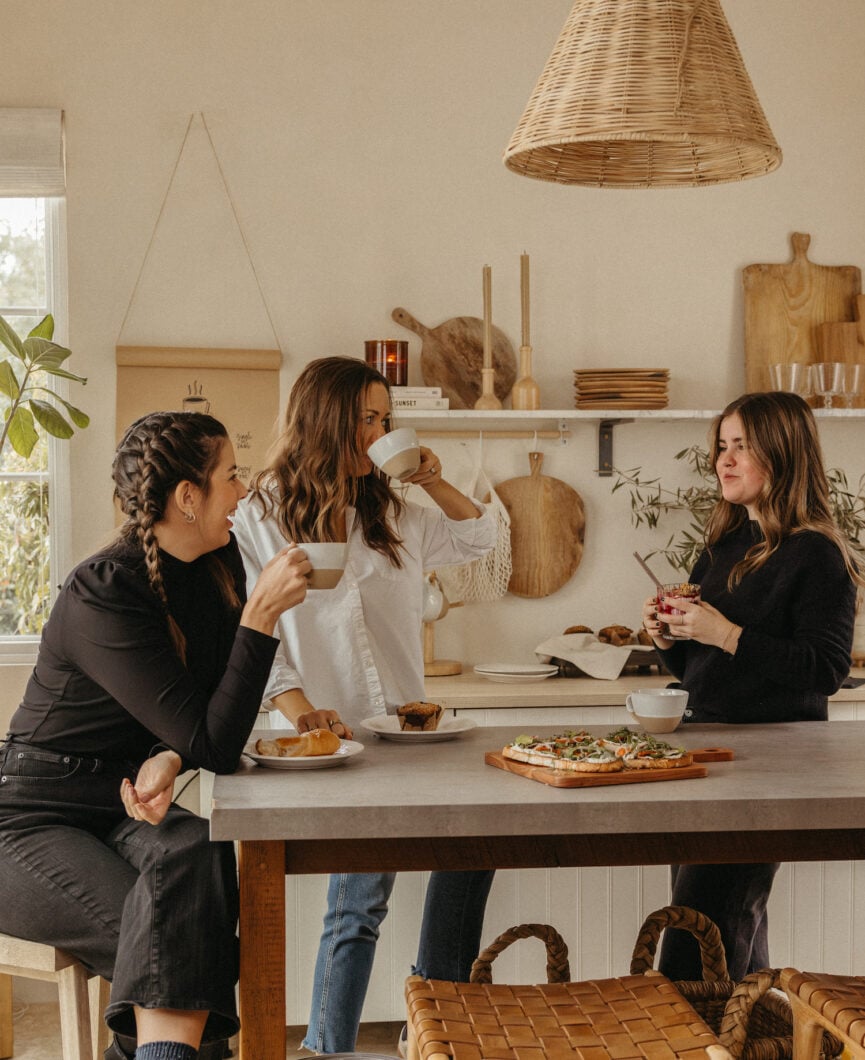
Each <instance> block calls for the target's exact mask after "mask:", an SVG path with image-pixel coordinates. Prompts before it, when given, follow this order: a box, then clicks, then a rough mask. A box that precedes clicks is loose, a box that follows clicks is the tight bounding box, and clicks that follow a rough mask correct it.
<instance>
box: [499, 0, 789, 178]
mask: <svg viewBox="0 0 865 1060" xmlns="http://www.w3.org/2000/svg"><path fill="white" fill-rule="evenodd" d="M504 161H505V165H506V166H508V168H509V169H512V170H514V172H516V173H521V174H523V175H524V176H527V177H535V178H537V179H539V180H549V181H555V182H557V183H561V184H584V185H591V186H596V187H604V186H611V187H619V188H633V187H674V186H696V185H703V184H719V183H722V182H726V181H731V180H744V179H745V178H748V177H756V176H760V175H762V174H764V173H769V172H771V171H772V170H773V169H775V168H777V167H778V166H779V165H780V164H781V150H780V148H779V147H778V144H777V143H776V141H775V138H774V136H773V135H772V130H771V129H770V128H769V123H768V122H767V120H766V116H765V114H764V113H763V109H762V107H761V106H760V103H759V101H758V99H757V95H756V93H755V91H754V86H753V85H752V83H751V79H750V78H749V76H748V72H747V70H746V69H745V64H744V62H743V61H742V56H741V54H740V52H739V48H738V46H737V44H736V41H735V38H734V37H733V34H732V31H731V30H730V27H729V25H728V23H727V20H726V18H725V17H724V13H723V11H722V10H721V5H720V2H719V0H576V2H575V3H574V6H573V9H572V11H571V13H570V16H569V17H568V20H567V22H566V23H565V26H564V28H563V29H562V32H561V34H560V36H559V39H558V41H557V42H556V45H555V47H554V49H553V52H552V54H551V56H550V58H549V60H548V61H547V65H546V66H545V67H544V70H543V71H542V73H541V76H540V78H539V80H538V83H537V85H536V86H535V89H534V91H533V93H532V95H531V97H530V99H529V102H528V104H527V106H526V110H525V113H524V114H523V116H522V118H521V120H520V122H519V124H518V125H517V128H516V131H515V132H514V134H513V136H512V138H511V142H510V143H509V144H508V146H507V149H506V150H505V154H504Z"/></svg>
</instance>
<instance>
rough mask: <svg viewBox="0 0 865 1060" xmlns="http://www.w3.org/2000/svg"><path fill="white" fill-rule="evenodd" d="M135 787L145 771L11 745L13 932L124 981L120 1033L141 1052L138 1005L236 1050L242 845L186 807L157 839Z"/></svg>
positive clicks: (4, 876)
mask: <svg viewBox="0 0 865 1060" xmlns="http://www.w3.org/2000/svg"><path fill="white" fill-rule="evenodd" d="M124 776H128V777H130V779H133V778H134V776H135V767H134V766H130V765H129V764H128V763H124V762H109V761H105V760H101V759H95V758H81V757H76V756H74V755H66V754H58V753H55V752H52V751H45V750H42V749H40V748H38V747H35V746H33V745H28V744H24V743H18V742H14V741H12V742H8V743H6V744H5V746H4V747H3V748H2V751H0V931H3V932H5V933H7V934H9V935H15V936H16V937H18V938H24V939H29V940H31V941H34V942H44V943H48V944H49V945H52V946H58V947H60V948H61V949H64V950H66V951H67V952H69V953H71V954H73V956H75V957H77V958H78V959H79V960H80V961H81V962H82V963H83V964H84V965H86V966H87V968H89V969H91V970H92V971H94V972H97V973H98V974H99V975H101V976H102V977H103V978H105V979H108V980H110V981H111V1000H110V1003H109V1005H108V1008H107V1010H106V1021H107V1023H108V1025H109V1027H111V1029H112V1030H113V1031H115V1033H117V1034H119V1035H124V1036H128V1037H129V1038H130V1039H132V1040H133V1041H134V1037H135V1019H134V1013H133V1010H132V1006H133V1005H137V1006H139V1007H141V1008H172V1009H182V1010H195V1011H205V1010H206V1011H207V1012H208V1013H209V1016H208V1020H207V1024H206V1026H205V1029H204V1037H203V1041H204V1042H213V1043H218V1042H222V1041H224V1040H225V1039H227V1038H229V1037H230V1036H231V1035H232V1034H234V1033H235V1031H236V1030H237V1028H238V1026H239V1022H238V1019H237V1010H236V1006H235V995H234V987H235V984H236V982H237V976H238V954H237V936H236V925H237V911H238V897H237V876H236V867H235V859H234V847H233V845H232V844H231V843H213V842H211V841H210V839H209V836H208V825H207V822H206V821H204V820H202V819H201V818H199V817H196V816H195V815H194V814H192V813H190V812H188V811H187V810H184V809H182V808H181V807H179V806H176V805H172V806H171V807H170V809H169V811H168V814H167V815H166V817H165V820H164V821H163V822H162V823H161V824H159V825H157V826H156V827H154V826H153V825H150V824H147V823H146V822H143V821H134V820H132V818H130V817H127V816H126V811H125V810H124V808H123V804H122V802H121V800H120V781H121V779H122V778H123V777H124ZM124 1044H125V1043H124ZM220 1052H221V1049H220V1050H217V1053H216V1055H219V1053H220ZM107 1055H109V1056H110V1055H113V1054H112V1053H111V1051H110V1050H109V1053H108V1054H107ZM117 1055H122V1054H117ZM203 1055H204V1054H203Z"/></svg>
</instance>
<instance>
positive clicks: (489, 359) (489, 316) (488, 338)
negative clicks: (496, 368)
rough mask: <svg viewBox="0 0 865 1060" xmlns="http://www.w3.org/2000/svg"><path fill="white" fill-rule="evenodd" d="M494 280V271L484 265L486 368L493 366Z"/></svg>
mask: <svg viewBox="0 0 865 1060" xmlns="http://www.w3.org/2000/svg"><path fill="white" fill-rule="evenodd" d="M492 292H493V280H492V269H491V268H490V267H489V265H484V368H492V366H493V306H492V302H493V293H492Z"/></svg>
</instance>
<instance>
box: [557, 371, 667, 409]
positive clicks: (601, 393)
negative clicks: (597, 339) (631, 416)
mask: <svg viewBox="0 0 865 1060" xmlns="http://www.w3.org/2000/svg"><path fill="white" fill-rule="evenodd" d="M669 379H670V372H669V369H667V368H585V369H577V370H576V371H575V372H574V397H575V399H576V406H577V408H578V409H665V408H666V407H667V401H668V395H667V384H668V382H669Z"/></svg>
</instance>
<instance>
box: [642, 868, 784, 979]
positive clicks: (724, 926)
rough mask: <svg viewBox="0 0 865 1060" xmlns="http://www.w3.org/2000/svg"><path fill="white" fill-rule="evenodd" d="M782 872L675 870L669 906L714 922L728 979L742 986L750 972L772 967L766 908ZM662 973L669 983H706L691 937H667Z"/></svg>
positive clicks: (675, 933) (674, 932)
mask: <svg viewBox="0 0 865 1060" xmlns="http://www.w3.org/2000/svg"><path fill="white" fill-rule="evenodd" d="M779 868H780V866H779V865H778V864H777V863H776V862H768V863H765V864H748V865H673V866H671V872H672V881H673V896H672V898H671V900H670V904H671V905H687V906H690V907H691V908H692V909H696V910H698V912H700V913H703V914H704V915H705V916H707V917H708V918H709V919H710V920H713V921H714V922H715V924H717V926H718V930H719V931H720V932H721V939H722V941H723V943H724V951H725V953H726V955H727V968H728V971H729V973H730V978H731V979H733V980H735V981H736V982H740V981H741V980H742V979H743V978H744V977H745V976H746V975H747V974H748V973H749V972H756V971H758V970H759V969H761V968H768V967H769V940H768V931H769V924H768V919H767V916H766V903H767V902H768V901H769V894H770V892H771V890H772V881H773V880H774V879H775V873H776V872H777V871H778V869H779ZM658 971H660V972H663V973H664V975H666V976H667V978H668V979H673V980H685V981H687V982H694V981H697V980H700V979H702V978H703V972H702V967H701V964H700V950H699V946H698V943H697V941H696V939H695V938H694V936H693V935H691V934H690V932H688V931H682V930H680V929H675V928H668V929H667V930H666V931H665V932H664V941H663V943H662V945H661V955H660V958H659V961H658Z"/></svg>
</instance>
